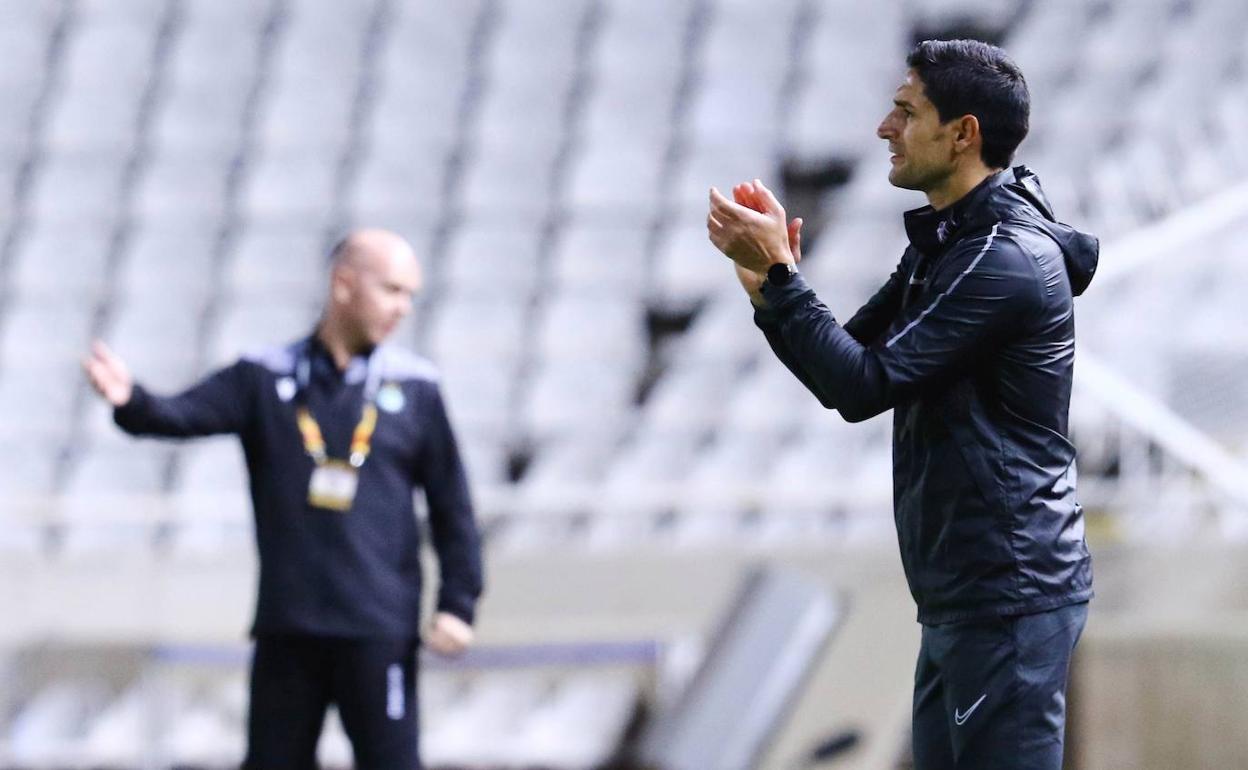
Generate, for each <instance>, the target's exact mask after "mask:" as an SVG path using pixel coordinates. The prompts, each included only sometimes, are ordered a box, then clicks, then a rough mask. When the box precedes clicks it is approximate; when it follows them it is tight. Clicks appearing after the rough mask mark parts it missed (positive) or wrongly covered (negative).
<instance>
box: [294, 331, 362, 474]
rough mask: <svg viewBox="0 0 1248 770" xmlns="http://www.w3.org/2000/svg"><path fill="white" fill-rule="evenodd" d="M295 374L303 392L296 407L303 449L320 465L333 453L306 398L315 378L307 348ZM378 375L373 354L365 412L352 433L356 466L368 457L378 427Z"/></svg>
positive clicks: (353, 465) (352, 454)
mask: <svg viewBox="0 0 1248 770" xmlns="http://www.w3.org/2000/svg"><path fill="white" fill-rule="evenodd" d="M295 375H296V382H297V383H298V393H299V395H300V398H299V401H298V403H299V407H298V408H297V409H296V410H295V419H296V421H297V422H298V423H299V432H300V433H302V434H303V448H304V449H305V450H306V451H307V453H308V456H309V457H311V458H312V459H313V460H314V461H315V462H316V464H317V465H320V464H321V463H323V462H325V461H326V460H327V459H329V453H328V452H327V451H326V450H325V437H324V436H323V435H322V434H321V426H320V425H319V424H318V423H317V421H316V418H315V417H313V416H312V412H311V411H310V410H309V409H308V407H307V404H306V402H305V401H304V398H303V396H304V393H305V392H306V390H307V387H308V383H309V381H310V380H311V379H312V360H311V358H310V357H308V355H307V353H306V350H305V353H304V355H303V356H302V357H301V358H300V359H299V361H298V363H297V364H296V367H295ZM376 376H378V372H377V370H376V367H375V362H374V361H373V358H372V356H371V355H370V357H369V361H368V372H367V374H366V376H365V383H364V411H363V413H362V414H361V415H360V422H359V424H358V425H356V426H355V433H354V434H352V436H351V455H350V462H351V465H352V467H355V468H359V467H360V466H361V465H363V464H364V461H365V460H367V459H368V453H369V451H370V450H371V449H372V445H373V431H374V430H375V429H376V428H377V405H376V404H375V403H374V398H375V397H376V394H377V386H378V384H379V383H378V382H377V380H376V379H374V378H375V377H376Z"/></svg>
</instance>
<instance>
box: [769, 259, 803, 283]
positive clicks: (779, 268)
mask: <svg viewBox="0 0 1248 770" xmlns="http://www.w3.org/2000/svg"><path fill="white" fill-rule="evenodd" d="M796 272H797V270H796V269H795V268H794V267H793V266H792V265H790V264H788V263H787V262H778V263H776V264H774V265H772V266H771V267H769V268H767V281H768V282H769V283H771V284H772V285H773V286H784V285H785V284H787V283H788V282H789V281H791V280H792V279H793V275H794V274H795V273H796Z"/></svg>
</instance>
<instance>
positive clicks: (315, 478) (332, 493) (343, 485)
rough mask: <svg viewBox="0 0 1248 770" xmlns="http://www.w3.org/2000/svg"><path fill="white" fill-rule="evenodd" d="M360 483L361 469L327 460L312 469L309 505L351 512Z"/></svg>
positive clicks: (337, 461)
mask: <svg viewBox="0 0 1248 770" xmlns="http://www.w3.org/2000/svg"><path fill="white" fill-rule="evenodd" d="M359 483H360V472H359V469H357V468H353V467H352V466H351V465H350V464H349V463H344V462H342V461H341V460H325V461H324V462H322V463H319V464H318V465H317V466H316V467H315V468H313V469H312V480H311V481H310V482H309V483H308V504H309V505H311V506H313V507H314V508H324V509H325V510H329V511H343V512H345V511H349V510H351V503H352V502H354V501H355V489H356V487H357V486H359Z"/></svg>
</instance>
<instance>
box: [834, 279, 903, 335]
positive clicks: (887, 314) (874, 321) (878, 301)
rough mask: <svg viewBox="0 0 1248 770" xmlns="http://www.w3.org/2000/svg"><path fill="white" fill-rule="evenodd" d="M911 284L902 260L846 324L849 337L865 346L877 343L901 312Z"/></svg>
mask: <svg viewBox="0 0 1248 770" xmlns="http://www.w3.org/2000/svg"><path fill="white" fill-rule="evenodd" d="M909 282H910V270H909V267H908V265H907V261H906V260H905V259H902V261H901V262H899V263H898V264H897V269H896V270H894V271H893V274H892V275H890V276H889V277H888V281H886V282H885V283H884V285H883V286H881V287H880V290H879V291H877V292H876V293H875V295H874V296H872V297H871V299H869V300H867V304H865V305H863V306H862V307H861V308H859V309H858V312H857V313H854V317H853V318H851V319H849V320H848V321H846V322H845V331H847V332H849V336H851V337H853V338H854V339H856V340H858V341H859V342H861V343H862V344H863V345H870V344H871V343H872V342H875V340H876V339H878V338H879V336H880V335H881V334H883V333H884V332H885V331H886V330H887V329H888V327H889V326H891V325H892V323H893V319H895V318H896V317H897V314H898V313H900V312H901V303H902V300H903V299H904V297H905V294H906V284H908V283H909Z"/></svg>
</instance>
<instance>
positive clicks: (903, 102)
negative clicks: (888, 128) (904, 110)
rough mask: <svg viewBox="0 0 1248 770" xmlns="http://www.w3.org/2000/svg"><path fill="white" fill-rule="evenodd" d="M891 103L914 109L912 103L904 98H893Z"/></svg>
mask: <svg viewBox="0 0 1248 770" xmlns="http://www.w3.org/2000/svg"><path fill="white" fill-rule="evenodd" d="M893 104H895V105H897V106H898V107H908V108H909V109H914V105H913V104H911V103H910V102H908V101H906V100H905V99H893Z"/></svg>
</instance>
